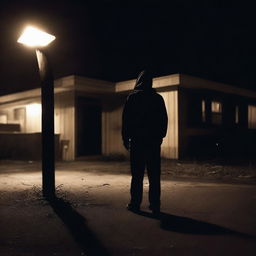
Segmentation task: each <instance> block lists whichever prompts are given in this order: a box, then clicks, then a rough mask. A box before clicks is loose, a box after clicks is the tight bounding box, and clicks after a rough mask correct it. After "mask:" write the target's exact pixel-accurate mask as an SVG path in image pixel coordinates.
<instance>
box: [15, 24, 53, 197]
mask: <svg viewBox="0 0 256 256" xmlns="http://www.w3.org/2000/svg"><path fill="white" fill-rule="evenodd" d="M54 39H55V36H53V35H50V34H48V33H45V32H43V31H41V30H38V29H36V28H34V27H31V26H29V27H26V28H25V30H24V31H23V33H22V35H21V36H20V37H19V39H18V43H22V44H24V45H26V46H29V47H32V48H34V49H35V51H36V57H37V62H38V67H39V74H40V78H41V102H42V187H43V196H44V197H46V198H52V197H54V195H55V149H54V145H55V142H54V141H55V138H54V81H53V74H52V70H51V67H50V64H49V61H48V58H47V56H46V54H45V53H44V52H43V50H42V48H43V47H45V46H47V45H48V44H50V43H51V42H52V41H53V40H54Z"/></svg>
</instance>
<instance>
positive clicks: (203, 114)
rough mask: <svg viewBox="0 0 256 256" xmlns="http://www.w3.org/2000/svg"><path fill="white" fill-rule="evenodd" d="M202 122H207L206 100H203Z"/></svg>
mask: <svg viewBox="0 0 256 256" xmlns="http://www.w3.org/2000/svg"><path fill="white" fill-rule="evenodd" d="M201 107H202V122H203V123H205V122H206V114H205V100H202V106H201Z"/></svg>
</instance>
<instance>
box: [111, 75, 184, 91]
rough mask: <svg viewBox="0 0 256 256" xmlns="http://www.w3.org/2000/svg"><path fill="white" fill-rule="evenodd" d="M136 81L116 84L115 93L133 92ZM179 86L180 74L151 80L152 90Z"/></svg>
mask: <svg viewBox="0 0 256 256" xmlns="http://www.w3.org/2000/svg"><path fill="white" fill-rule="evenodd" d="M135 82H136V79H132V80H126V81H121V82H117V83H116V90H115V91H116V92H125V91H131V90H133V88H134V86H135ZM179 84H180V74H172V75H167V76H160V77H155V78H153V88H163V87H169V86H177V85H179Z"/></svg>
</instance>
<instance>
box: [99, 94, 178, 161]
mask: <svg viewBox="0 0 256 256" xmlns="http://www.w3.org/2000/svg"><path fill="white" fill-rule="evenodd" d="M160 94H161V95H162V97H163V99H164V101H165V105H166V109H167V113H168V131H167V135H166V137H165V138H164V141H163V144H162V156H163V157H165V158H174V159H177V158H178V93H177V91H171V92H161V93H160ZM123 104H124V100H123V101H119V102H118V103H116V104H115V103H114V104H113V102H105V104H104V106H103V112H102V152H103V154H104V155H115V154H118V155H125V156H128V152H127V151H126V150H125V148H124V147H123V143H122V136H121V129H122V111H123ZM111 105H112V107H111V108H110V106H111Z"/></svg>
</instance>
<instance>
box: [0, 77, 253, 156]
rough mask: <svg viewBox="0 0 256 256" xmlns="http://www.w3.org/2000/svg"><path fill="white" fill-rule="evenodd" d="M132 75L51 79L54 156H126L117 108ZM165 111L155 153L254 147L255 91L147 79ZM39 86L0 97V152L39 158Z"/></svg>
mask: <svg viewBox="0 0 256 256" xmlns="http://www.w3.org/2000/svg"><path fill="white" fill-rule="evenodd" d="M134 85H135V80H129V81H122V82H117V83H112V82H108V81H102V80H97V79H91V78H86V77H81V76H74V75H73V76H67V77H63V78H60V79H57V80H55V83H54V86H55V92H54V93H55V145H56V146H55V148H56V158H57V159H59V160H75V159H77V158H80V157H83V156H89V155H105V156H109V155H113V156H114V155H118V156H120V155H123V156H128V152H127V151H126V150H125V149H124V147H123V144H122V138H121V126H122V110H123V105H124V102H125V99H126V97H127V95H128V94H129V93H130V92H131V90H133V88H134ZM153 88H155V89H156V90H157V91H158V92H159V93H160V94H161V95H162V96H163V98H164V101H165V104H166V109H167V112H168V132H167V135H166V137H165V138H164V141H163V144H162V157H165V158H169V159H182V158H186V157H191V156H192V157H195V156H205V155H208V156H212V155H213V156H216V154H221V155H229V156H238V155H239V156H247V155H251V154H255V151H256V150H255V141H256V92H254V91H250V90H247V89H241V88H237V87H234V86H231V85H227V84H223V83H217V82H213V81H209V80H205V79H201V78H197V77H192V76H188V75H184V74H172V75H167V76H162V77H156V78H154V79H153ZM40 94H41V90H40V88H38V89H32V90H28V91H23V92H18V93H13V94H8V95H4V96H0V159H26V160H39V159H40V157H41V133H40V132H41V99H40V97H41V95H40Z"/></svg>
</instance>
